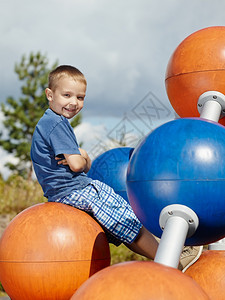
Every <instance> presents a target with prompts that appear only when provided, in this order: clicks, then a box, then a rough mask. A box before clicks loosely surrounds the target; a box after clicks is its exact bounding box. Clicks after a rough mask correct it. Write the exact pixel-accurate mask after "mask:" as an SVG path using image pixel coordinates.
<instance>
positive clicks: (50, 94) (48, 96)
mask: <svg viewBox="0 0 225 300" xmlns="http://www.w3.org/2000/svg"><path fill="white" fill-rule="evenodd" d="M45 95H46V97H47V99H48V101H52V90H51V89H49V88H46V89H45Z"/></svg>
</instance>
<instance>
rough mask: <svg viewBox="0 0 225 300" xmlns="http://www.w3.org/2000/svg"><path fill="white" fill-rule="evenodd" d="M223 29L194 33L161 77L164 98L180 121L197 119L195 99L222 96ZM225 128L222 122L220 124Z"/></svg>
mask: <svg viewBox="0 0 225 300" xmlns="http://www.w3.org/2000/svg"><path fill="white" fill-rule="evenodd" d="M224 82H225V26H214V27H208V28H205V29H202V30H199V31H196V32H194V33H193V34H191V35H190V36H188V37H187V38H186V39H184V40H183V42H181V43H180V45H179V46H178V47H177V48H176V49H175V51H174V53H173V54H172V56H171V58H170V60H169V63H168V66H167V70H166V76H165V84H166V91H167V95H168V98H169V100H170V103H171V105H172V106H173V108H174V110H175V111H176V112H177V114H178V115H179V116H180V117H199V116H200V114H199V112H198V108H197V102H198V98H199V97H200V95H201V94H203V93H204V92H206V91H218V92H220V93H223V94H225V84H224ZM220 123H221V124H225V118H222V119H221V120H220Z"/></svg>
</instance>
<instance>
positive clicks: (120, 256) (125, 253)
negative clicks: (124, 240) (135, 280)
mask: <svg viewBox="0 0 225 300" xmlns="http://www.w3.org/2000/svg"><path fill="white" fill-rule="evenodd" d="M110 253H111V265H114V264H118V263H120V262H124V261H136V260H138V261H148V260H149V259H147V258H146V257H144V256H141V255H139V254H136V253H134V252H133V251H131V250H130V249H128V248H127V247H126V246H125V245H124V244H121V245H120V246H119V247H116V246H115V245H113V244H110Z"/></svg>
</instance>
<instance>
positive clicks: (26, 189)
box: [0, 175, 46, 215]
mask: <svg viewBox="0 0 225 300" xmlns="http://www.w3.org/2000/svg"><path fill="white" fill-rule="evenodd" d="M44 201H46V200H45V198H44V196H43V191H42V189H41V187H40V185H39V183H38V182H37V181H31V180H25V179H24V178H23V177H21V176H14V175H13V176H11V177H9V178H8V180H7V181H4V180H3V179H2V178H1V179H0V213H1V214H3V213H10V214H12V215H16V214H17V213H19V212H21V211H22V210H24V209H25V208H27V207H30V206H32V205H34V204H37V203H41V202H44Z"/></svg>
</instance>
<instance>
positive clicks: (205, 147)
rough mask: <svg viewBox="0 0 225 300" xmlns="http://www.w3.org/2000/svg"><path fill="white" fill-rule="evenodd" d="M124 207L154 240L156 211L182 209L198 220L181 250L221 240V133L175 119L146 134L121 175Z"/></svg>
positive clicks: (224, 188) (224, 222) (224, 211)
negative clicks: (125, 194) (124, 184)
mask: <svg viewBox="0 0 225 300" xmlns="http://www.w3.org/2000/svg"><path fill="white" fill-rule="evenodd" d="M127 189H128V197H129V202H130V204H131V206H132V208H133V210H134V212H135V214H136V215H137V217H138V218H139V219H140V221H141V222H142V223H143V225H144V226H145V227H146V228H147V229H148V230H149V231H151V232H152V233H153V234H155V235H156V236H158V237H160V236H161V234H162V230H161V228H160V226H159V215H160V212H161V210H162V209H163V208H164V207H165V206H167V205H171V204H183V205H186V206H188V207H189V208H191V209H192V210H194V212H195V213H196V214H197V215H198V218H199V227H198V228H197V230H196V232H195V234H194V235H193V236H192V237H190V238H188V239H187V240H186V244H187V245H203V244H209V243H212V242H214V241H216V240H218V239H221V238H223V237H224V236H225V128H224V127H223V126H222V125H219V124H218V123H214V122H209V121H206V120H203V119H200V118H196V119H195V118H186V119H178V120H174V121H171V122H168V123H166V124H164V125H162V126H160V127H158V128H156V129H155V130H154V131H153V132H151V133H150V134H149V135H148V136H147V137H146V138H145V139H144V140H143V141H142V143H141V144H140V145H139V146H138V147H137V148H136V149H135V151H134V152H133V155H132V158H131V160H130V163H129V166H128V171H127Z"/></svg>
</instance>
